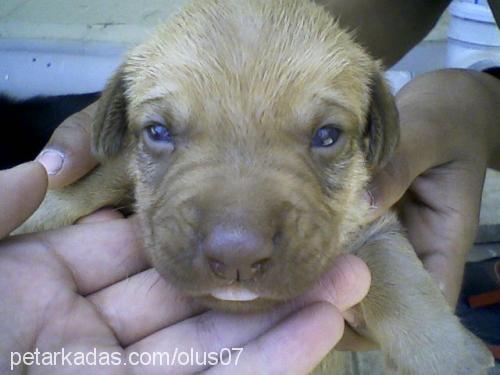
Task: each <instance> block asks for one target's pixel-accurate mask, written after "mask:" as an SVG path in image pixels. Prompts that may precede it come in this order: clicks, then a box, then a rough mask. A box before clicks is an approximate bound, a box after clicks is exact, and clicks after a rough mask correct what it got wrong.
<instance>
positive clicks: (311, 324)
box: [0, 163, 370, 374]
mask: <svg viewBox="0 0 500 375" xmlns="http://www.w3.org/2000/svg"><path fill="white" fill-rule="evenodd" d="M7 186H8V188H6V187H7ZM46 186H47V176H46V175H45V173H44V171H43V168H41V166H40V165H38V164H37V163H29V164H27V165H23V166H20V167H17V168H14V169H12V170H9V171H3V172H0V187H3V190H2V194H1V195H0V207H2V211H1V214H0V218H1V221H0V224H1V227H0V229H1V230H3V231H2V234H3V235H4V236H5V235H6V234H7V233H8V232H9V231H10V230H12V229H13V228H14V227H15V225H17V224H19V223H20V222H21V221H22V219H23V218H24V217H26V216H27V215H29V211H30V210H33V209H35V208H36V206H37V205H38V203H39V202H40V200H41V199H42V198H43V195H44V193H45V189H46ZM19 192H22V194H21V196H19V195H18V194H19ZM16 202H18V203H16ZM109 215H111V216H109ZM135 231H136V223H135V219H134V218H133V217H132V218H129V219H114V217H113V215H112V214H109V212H108V213H106V212H104V213H103V212H100V213H99V214H97V215H96V216H91V217H87V218H85V219H83V220H82V221H81V223H80V224H78V225H73V226H70V227H66V228H63V229H59V230H54V231H50V232H43V233H35V234H29V235H23V236H11V237H7V238H4V239H3V240H2V241H1V242H0V316H1V317H2V319H0V342H1V343H2V345H0V372H2V373H3V372H7V371H10V368H11V366H12V368H13V369H14V372H13V373H25V372H28V371H29V372H30V373H31V372H33V373H50V374H60V373H67V372H68V371H71V373H85V374H91V373H99V374H107V373H109V374H114V373H116V374H127V373H132V374H134V373H141V374H155V373H162V374H163V373H165V372H173V373H177V372H179V371H182V372H188V373H189V372H199V371H202V370H209V371H216V372H217V373H219V372H224V371H225V372H229V373H234V371H235V370H237V371H238V372H241V373H259V372H273V373H274V372H279V373H288V372H294V373H307V372H309V371H311V370H312V369H313V368H314V367H315V366H316V365H317V364H318V363H319V362H320V361H321V359H322V358H323V357H324V356H325V355H326V354H327V353H328V352H329V351H330V350H331V348H332V347H333V346H334V345H335V344H336V343H337V341H338V340H339V339H340V337H341V336H342V333H343V329H344V320H343V318H342V315H341V313H342V312H343V311H344V310H347V309H348V308H350V307H351V306H353V305H355V304H357V303H358V302H359V301H360V300H361V299H362V298H363V297H364V295H365V294H366V292H367V290H368V288H369V283H370V274H369V271H368V269H367V267H366V265H365V264H364V263H363V262H362V261H361V260H360V259H359V258H356V257H354V256H342V257H339V259H338V260H337V262H336V263H335V264H334V266H333V267H332V269H331V271H330V272H329V273H328V274H327V275H326V276H325V278H324V279H323V280H321V282H320V283H318V286H317V287H316V288H315V289H314V290H313V291H311V292H310V293H309V294H308V295H307V296H304V297H303V298H302V300H301V301H300V302H299V303H297V302H296V303H293V304H288V305H286V306H282V307H280V308H277V309H276V310H273V311H271V312H267V313H260V314H246V315H234V314H225V313H221V312H216V311H204V310H203V309H201V308H200V306H197V305H196V304H195V303H193V302H192V301H190V300H189V299H186V298H185V297H183V296H182V295H180V294H179V293H178V292H177V291H176V290H175V289H173V288H172V287H171V286H170V285H169V284H168V283H167V282H166V281H165V280H164V279H163V278H161V277H160V276H159V275H158V274H157V272H156V271H155V270H154V269H152V268H150V266H149V264H148V262H147V259H146V258H145V256H144V253H143V251H142V249H141V246H140V243H139V242H138V241H137V236H136V235H135ZM324 286H327V287H326V288H325V287H324ZM62 348H64V350H65V353H68V352H72V353H76V352H81V353H90V352H93V351H96V352H97V353H98V354H103V353H108V354H110V355H111V354H112V353H114V354H115V355H119V357H118V358H119V361H120V362H119V363H115V362H114V365H110V363H109V362H106V363H104V364H101V365H99V363H98V364H97V365H87V366H71V367H69V365H68V362H66V363H65V366H45V367H44V366H34V367H29V368H27V367H26V366H24V365H22V364H19V365H16V366H13V363H12V361H11V359H12V358H14V359H16V360H17V359H18V357H17V356H15V355H14V357H12V356H13V354H12V353H17V354H19V355H22V354H23V353H25V352H33V351H35V350H38V352H40V353H47V352H52V353H55V352H60V351H61V350H62ZM224 348H243V350H242V351H241V353H240V354H239V356H238V364H237V365H236V355H237V354H238V353H239V352H238V351H233V352H232V355H231V361H230V365H228V366H224V365H222V364H220V365H219V366H210V365H209V364H208V363H206V362H205V363H204V362H203V360H201V361H199V363H201V364H195V365H193V366H180V365H179V364H177V365H175V364H174V365H171V366H166V365H165V363H164V365H163V366H153V365H151V364H149V365H146V364H144V365H142V366H141V365H140V364H137V361H138V359H139V357H138V356H135V357H130V356H131V354H132V353H138V354H140V353H146V354H148V356H149V355H153V353H157V352H162V353H163V352H167V353H169V354H170V356H172V355H173V353H174V352H175V351H178V352H185V353H200V355H201V357H199V358H203V357H202V356H203V353H208V352H217V353H220V352H221V350H222V349H224ZM223 354H225V355H226V356H227V354H228V352H227V351H223ZM189 355H192V354H189ZM59 358H60V360H59V362H58V365H60V364H61V357H59ZM131 358H133V359H134V360H135V363H136V365H134V366H131V363H130V362H128V366H126V365H124V363H127V361H128V360H129V359H131ZM145 358H150V357H145ZM73 360H74V358H73ZM226 360H227V357H226ZM16 363H17V362H16ZM235 366H237V367H235Z"/></svg>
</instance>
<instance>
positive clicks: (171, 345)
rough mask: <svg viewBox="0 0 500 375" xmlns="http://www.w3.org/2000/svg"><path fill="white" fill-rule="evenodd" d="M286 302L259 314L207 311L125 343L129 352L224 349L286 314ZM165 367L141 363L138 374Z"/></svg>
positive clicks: (175, 368)
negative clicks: (143, 337) (132, 342)
mask: <svg viewBox="0 0 500 375" xmlns="http://www.w3.org/2000/svg"><path fill="white" fill-rule="evenodd" d="M290 310H291V308H290V305H283V306H281V307H280V308H277V309H275V310H273V311H271V312H267V313H260V314H229V313H223V312H216V311H207V312H205V313H203V314H201V315H197V316H194V317H192V318H189V319H186V320H184V321H182V322H180V323H177V324H175V325H173V326H171V327H168V328H165V329H162V330H160V331H158V332H156V333H154V334H152V335H150V336H148V337H146V338H145V339H143V340H141V341H139V342H137V343H135V344H133V345H131V346H129V347H128V348H127V349H126V351H127V352H129V353H131V352H139V353H141V352H152V351H154V352H162V353H170V354H171V355H173V353H175V352H187V353H190V352H194V353H200V354H201V355H203V353H209V352H220V351H221V350H222V349H225V348H234V347H241V346H243V345H245V344H246V343H247V342H249V341H251V340H253V339H255V338H257V337H258V336H260V335H261V334H262V333H264V332H266V331H268V330H269V329H271V327H273V326H274V325H275V324H276V323H278V322H279V321H280V320H282V319H283V318H284V317H286V316H287V315H289V314H290ZM206 367H207V364H206V363H204V362H199V363H193V364H192V366H190V367H187V366H184V365H182V364H180V363H175V364H173V365H172V366H169V367H168V371H169V372H172V373H174V374H175V373H179V372H183V373H185V372H197V371H201V370H203V369H205V368H206ZM165 370H166V368H165V366H158V365H157V366H145V367H144V368H140V369H139V371H138V372H139V373H141V374H143V373H147V374H164V373H165Z"/></svg>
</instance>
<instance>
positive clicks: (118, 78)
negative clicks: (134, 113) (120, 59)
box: [92, 68, 127, 160]
mask: <svg viewBox="0 0 500 375" xmlns="http://www.w3.org/2000/svg"><path fill="white" fill-rule="evenodd" d="M126 132H127V98H126V96H125V81H124V73H123V68H120V69H119V70H118V71H117V72H116V73H115V74H114V75H113V76H112V77H111V79H110V80H109V81H108V83H107V85H106V87H105V89H104V91H103V92H102V94H101V98H100V99H99V104H98V107H97V112H96V115H95V117H94V122H93V124H92V151H93V152H94V155H96V156H97V157H98V159H101V160H102V159H107V158H110V157H112V156H113V155H115V154H116V153H117V152H118V151H119V150H120V148H121V147H122V144H123V141H124V138H125V133H126Z"/></svg>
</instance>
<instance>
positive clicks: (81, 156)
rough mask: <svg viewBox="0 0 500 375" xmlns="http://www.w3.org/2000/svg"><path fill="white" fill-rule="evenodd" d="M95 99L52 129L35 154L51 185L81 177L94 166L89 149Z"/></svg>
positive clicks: (68, 182)
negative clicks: (49, 135) (42, 146)
mask: <svg viewBox="0 0 500 375" xmlns="http://www.w3.org/2000/svg"><path fill="white" fill-rule="evenodd" d="M96 109H97V102H95V103H93V104H91V105H90V106H88V107H87V108H85V109H83V110H82V111H80V112H78V113H75V114H74V115H72V116H71V117H68V118H67V119H66V120H65V121H64V122H63V123H62V124H61V125H59V127H58V128H57V129H56V130H55V131H54V134H52V137H51V138H50V140H49V142H48V143H47V145H46V146H45V148H44V149H43V151H42V152H41V153H40V155H38V157H37V160H38V161H39V162H40V163H42V164H43V165H44V166H45V167H46V169H47V172H48V174H49V186H50V188H60V187H63V186H65V185H68V184H71V183H72V182H74V181H76V180H78V179H79V178H80V177H82V176H84V175H85V174H87V172H89V171H90V170H91V169H92V168H94V167H95V166H96V165H97V161H96V160H95V158H94V157H93V156H92V154H91V151H90V128H91V124H92V119H93V117H94V114H95V111H96Z"/></svg>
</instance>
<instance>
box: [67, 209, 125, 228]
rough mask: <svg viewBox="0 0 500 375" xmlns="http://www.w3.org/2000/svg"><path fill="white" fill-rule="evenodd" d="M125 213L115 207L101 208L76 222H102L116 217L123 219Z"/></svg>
mask: <svg viewBox="0 0 500 375" xmlns="http://www.w3.org/2000/svg"><path fill="white" fill-rule="evenodd" d="M123 217H124V216H123V214H122V213H121V212H120V211H118V210H116V209H114V208H106V207H105V208H101V209H99V210H97V211H95V212H93V213H91V214H90V215H87V216H84V217H82V218H80V219H78V220H77V221H76V224H89V223H100V222H103V221H110V220H116V219H123Z"/></svg>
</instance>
